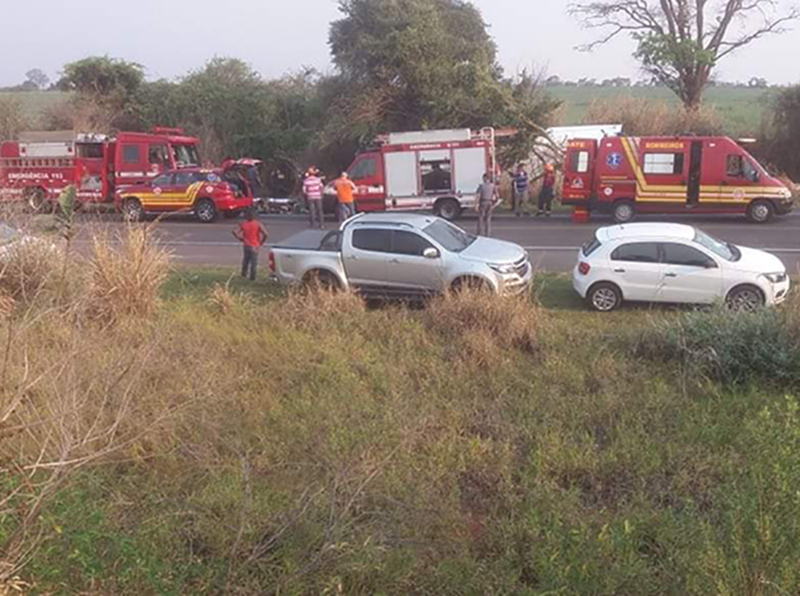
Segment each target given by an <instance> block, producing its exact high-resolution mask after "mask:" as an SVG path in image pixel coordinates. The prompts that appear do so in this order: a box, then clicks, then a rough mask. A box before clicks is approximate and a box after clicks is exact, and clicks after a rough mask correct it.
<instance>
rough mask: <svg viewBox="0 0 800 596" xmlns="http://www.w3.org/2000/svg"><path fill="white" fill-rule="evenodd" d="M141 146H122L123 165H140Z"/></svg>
mask: <svg viewBox="0 0 800 596" xmlns="http://www.w3.org/2000/svg"><path fill="white" fill-rule="evenodd" d="M139 161H140V155H139V145H123V146H122V163H139Z"/></svg>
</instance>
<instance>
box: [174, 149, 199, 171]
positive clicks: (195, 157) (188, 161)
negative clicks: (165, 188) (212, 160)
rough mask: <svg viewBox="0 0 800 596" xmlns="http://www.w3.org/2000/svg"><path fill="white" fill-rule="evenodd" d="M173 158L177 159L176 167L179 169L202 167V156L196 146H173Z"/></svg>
mask: <svg viewBox="0 0 800 596" xmlns="http://www.w3.org/2000/svg"><path fill="white" fill-rule="evenodd" d="M172 157H173V158H174V159H175V165H176V166H177V167H179V168H185V167H187V166H199V165H200V155H199V154H198V152H197V147H195V146H194V145H173V146H172Z"/></svg>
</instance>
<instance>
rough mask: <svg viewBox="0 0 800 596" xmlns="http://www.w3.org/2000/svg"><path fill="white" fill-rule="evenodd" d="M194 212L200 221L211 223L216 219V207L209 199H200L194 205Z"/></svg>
mask: <svg viewBox="0 0 800 596" xmlns="http://www.w3.org/2000/svg"><path fill="white" fill-rule="evenodd" d="M194 214H195V215H196V216H197V219H199V220H200V221H201V222H202V223H211V222H213V221H215V220H216V219H217V215H218V214H217V207H216V206H215V205H214V201H212V200H211V199H200V200H199V201H197V205H195V208H194Z"/></svg>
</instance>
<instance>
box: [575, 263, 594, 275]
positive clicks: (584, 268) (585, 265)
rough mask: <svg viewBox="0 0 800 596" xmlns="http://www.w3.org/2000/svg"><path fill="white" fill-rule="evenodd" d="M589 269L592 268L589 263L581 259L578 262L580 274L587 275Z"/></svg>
mask: <svg viewBox="0 0 800 596" xmlns="http://www.w3.org/2000/svg"><path fill="white" fill-rule="evenodd" d="M591 269H592V266H591V265H589V263H584V262H583V261H581V262H580V263H579V264H578V271H580V272H581V275H587V274H588V273H589V271H591Z"/></svg>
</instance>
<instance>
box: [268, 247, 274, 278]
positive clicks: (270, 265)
mask: <svg viewBox="0 0 800 596" xmlns="http://www.w3.org/2000/svg"><path fill="white" fill-rule="evenodd" d="M269 270H270V271H272V272H273V273H275V253H274V252H273V251H269Z"/></svg>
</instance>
